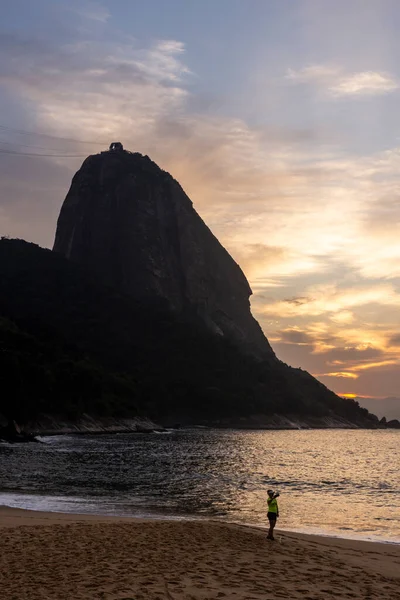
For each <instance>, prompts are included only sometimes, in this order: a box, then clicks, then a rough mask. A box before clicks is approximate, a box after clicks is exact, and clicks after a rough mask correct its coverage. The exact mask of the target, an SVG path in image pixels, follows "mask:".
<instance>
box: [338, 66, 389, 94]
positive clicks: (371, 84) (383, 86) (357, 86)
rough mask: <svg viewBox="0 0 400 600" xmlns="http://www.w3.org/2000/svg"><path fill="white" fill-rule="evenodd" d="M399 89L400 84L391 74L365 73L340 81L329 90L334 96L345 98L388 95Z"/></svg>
mask: <svg viewBox="0 0 400 600" xmlns="http://www.w3.org/2000/svg"><path fill="white" fill-rule="evenodd" d="M398 88H399V82H398V81H396V80H395V79H394V78H393V77H392V76H391V75H390V74H387V73H376V72H374V71H364V72H361V73H355V74H354V75H350V76H348V77H343V78H342V79H339V81H338V82H337V83H336V84H334V85H332V86H331V87H330V88H329V90H330V92H331V93H332V94H333V95H334V96H336V97H337V98H339V97H344V96H358V95H378V94H386V93H388V92H392V91H393V90H397V89H398Z"/></svg>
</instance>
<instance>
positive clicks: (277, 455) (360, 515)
mask: <svg viewBox="0 0 400 600" xmlns="http://www.w3.org/2000/svg"><path fill="white" fill-rule="evenodd" d="M42 439H43V443H42V444H20V445H7V444H3V445H0V504H3V505H7V506H13V507H19V508H30V509H36V510H51V511H61V512H74V513H97V514H108V515H125V516H128V515H134V516H142V517H143V516H149V517H154V516H162V517H169V518H170V517H176V518H188V517H189V518H192V517H197V518H199V517H200V518H201V517H207V518H210V517H211V518H213V519H221V520H226V521H237V522H244V523H252V524H256V525H266V513H267V504H266V497H267V494H266V491H267V489H269V488H273V489H276V490H278V491H279V492H280V493H281V497H280V499H279V505H280V513H281V517H280V519H279V521H278V526H279V528H282V529H290V530H296V531H304V532H312V533H322V534H330V535H339V536H342V537H359V538H365V539H378V540H388V541H396V542H400V431H345V430H328V431H326V430H318V431H226V430H225V431H220V430H206V429H204V430H186V431H178V432H170V433H163V434H158V435H157V434H152V435H143V434H130V435H101V436H56V437H47V438H42Z"/></svg>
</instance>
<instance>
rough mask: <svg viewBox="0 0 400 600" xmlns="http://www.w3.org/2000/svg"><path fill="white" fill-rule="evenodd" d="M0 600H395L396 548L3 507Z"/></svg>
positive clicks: (399, 591)
mask: <svg viewBox="0 0 400 600" xmlns="http://www.w3.org/2000/svg"><path fill="white" fill-rule="evenodd" d="M0 528H1V531H0V535H1V544H0V598H1V600H92V599H99V600H147V599H148V600H156V599H158V600H161V599H164V598H165V599H168V600H206V599H210V600H211V599H214V598H227V599H229V598H232V599H235V600H259V599H260V600H261V599H263V600H265V599H267V598H286V599H287V600H291V599H296V598H304V599H308V600H317V599H318V600H324V599H327V598H343V599H349V598H354V599H357V600H358V599H365V600H367V599H368V600H372V599H374V598H380V599H387V600H396V599H400V545H392V544H378V543H372V542H359V541H352V540H339V539H335V538H325V537H317V536H307V535H301V534H295V533H288V532H284V533H280V532H279V533H278V536H277V537H278V538H279V540H278V541H276V542H268V541H267V540H266V533H265V532H264V531H263V530H260V529H257V528H252V527H246V526H241V525H231V524H223V523H218V522H215V521H184V522H182V521H161V520H159V521H157V520H139V519H122V518H112V517H97V516H86V515H85V516H80V515H66V514H58V513H41V512H33V511H25V510H18V509H9V508H5V507H4V508H1V509H0Z"/></svg>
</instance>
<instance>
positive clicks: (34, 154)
mask: <svg viewBox="0 0 400 600" xmlns="http://www.w3.org/2000/svg"><path fill="white" fill-rule="evenodd" d="M0 154H10V155H12V156H50V157H51V158H86V157H87V154H44V153H40V152H17V151H16V150H1V149H0Z"/></svg>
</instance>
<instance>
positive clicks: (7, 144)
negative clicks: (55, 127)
mask: <svg viewBox="0 0 400 600" xmlns="http://www.w3.org/2000/svg"><path fill="white" fill-rule="evenodd" d="M0 144H3V145H4V144H5V145H6V146H18V147H19V146H22V147H23V148H38V149H39V150H53V151H54V152H65V150H61V149H60V148H49V147H48V146H35V145H33V144H21V143H20V142H7V141H5V140H4V141H3V140H0ZM0 150H1V149H0Z"/></svg>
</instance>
